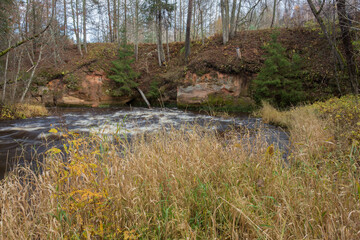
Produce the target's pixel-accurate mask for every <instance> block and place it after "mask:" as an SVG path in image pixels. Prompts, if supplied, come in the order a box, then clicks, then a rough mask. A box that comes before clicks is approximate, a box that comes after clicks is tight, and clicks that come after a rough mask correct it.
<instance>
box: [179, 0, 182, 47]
mask: <svg viewBox="0 0 360 240" xmlns="http://www.w3.org/2000/svg"><path fill="white" fill-rule="evenodd" d="M181 2H182V0H180V13H179V14H180V21H179V25H180V26H179V30H180V32H179V35H180V36H179V37H180V42H181V41H182V6H181Z"/></svg>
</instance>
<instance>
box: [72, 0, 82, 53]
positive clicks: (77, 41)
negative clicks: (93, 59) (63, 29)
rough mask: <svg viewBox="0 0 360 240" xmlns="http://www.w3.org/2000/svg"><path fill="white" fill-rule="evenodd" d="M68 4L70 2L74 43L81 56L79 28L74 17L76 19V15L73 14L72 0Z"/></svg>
mask: <svg viewBox="0 0 360 240" xmlns="http://www.w3.org/2000/svg"><path fill="white" fill-rule="evenodd" d="M70 4H71V12H72V19H73V25H74V31H75V37H76V43H77V46H78V50H79V53H80V55H81V56H83V53H82V50H81V43H80V37H79V31H78V30H79V29H78V27H77V24H76V19H77V17H76V15H75V10H74V4H73V0H71V2H70ZM75 4H77V0H76V2H75ZM76 14H77V12H76Z"/></svg>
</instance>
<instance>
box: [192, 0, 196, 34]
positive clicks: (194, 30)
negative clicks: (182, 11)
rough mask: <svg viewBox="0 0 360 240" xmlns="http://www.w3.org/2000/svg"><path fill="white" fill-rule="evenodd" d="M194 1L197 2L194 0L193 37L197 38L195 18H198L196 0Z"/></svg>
mask: <svg viewBox="0 0 360 240" xmlns="http://www.w3.org/2000/svg"><path fill="white" fill-rule="evenodd" d="M193 1H195V2H193V6H194V9H193V20H192V21H193V35H192V39H196V28H195V26H196V23H195V20H196V18H195V13H196V0H193Z"/></svg>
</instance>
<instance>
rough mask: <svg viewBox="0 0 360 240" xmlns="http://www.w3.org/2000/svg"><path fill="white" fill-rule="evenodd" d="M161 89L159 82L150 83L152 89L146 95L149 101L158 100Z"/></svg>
mask: <svg viewBox="0 0 360 240" xmlns="http://www.w3.org/2000/svg"><path fill="white" fill-rule="evenodd" d="M160 93H161V91H160V89H159V82H158V81H152V82H151V83H150V89H149V91H148V92H147V93H146V97H147V98H149V99H157V98H159V97H160Z"/></svg>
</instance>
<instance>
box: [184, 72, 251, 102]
mask: <svg viewBox="0 0 360 240" xmlns="http://www.w3.org/2000/svg"><path fill="white" fill-rule="evenodd" d="M249 82H250V77H249V76H240V75H225V74H221V73H219V72H215V73H210V74H205V75H203V76H201V77H199V76H197V75H196V74H193V73H187V75H186V77H185V84H187V86H179V87H178V89H177V103H178V104H179V105H201V104H205V103H207V102H208V101H209V97H210V96H217V97H218V98H219V97H220V98H221V97H223V98H224V99H225V98H227V99H229V98H241V97H247V96H248V88H249Z"/></svg>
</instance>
